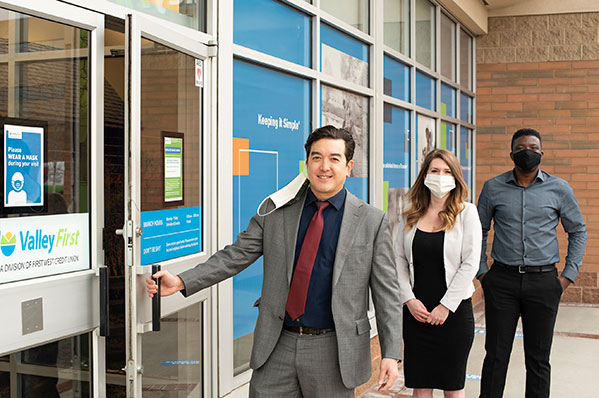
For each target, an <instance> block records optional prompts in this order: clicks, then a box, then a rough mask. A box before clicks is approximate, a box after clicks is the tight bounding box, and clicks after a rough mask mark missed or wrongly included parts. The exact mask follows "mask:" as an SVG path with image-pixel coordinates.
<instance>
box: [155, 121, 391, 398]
mask: <svg viewBox="0 0 599 398" xmlns="http://www.w3.org/2000/svg"><path fill="white" fill-rule="evenodd" d="M305 148H306V168H307V174H308V181H309V184H308V183H306V184H304V186H303V187H302V189H300V191H299V192H298V194H297V195H296V196H295V198H294V199H292V200H290V201H289V202H288V203H287V204H285V205H283V206H281V207H280V208H276V206H275V204H274V202H273V201H271V200H267V201H266V202H265V203H264V205H263V206H262V207H261V208H260V210H259V214H256V215H255V216H254V217H253V218H252V219H251V221H250V224H249V226H248V227H247V229H246V230H245V231H243V232H241V233H240V234H239V235H238V237H237V240H236V241H235V243H233V244H232V245H229V246H226V247H225V248H224V249H222V250H220V251H218V252H216V253H215V254H214V255H213V256H211V257H210V258H209V259H208V260H207V261H206V262H205V263H203V264H199V265H198V266H196V267H195V268H193V269H190V270H188V271H185V272H183V273H181V274H179V275H178V276H173V275H171V274H169V273H168V272H167V271H160V272H158V273H156V274H154V275H153V276H154V277H155V278H159V277H160V278H162V279H161V295H163V296H168V295H170V294H173V293H175V292H178V291H181V292H182V293H183V295H185V296H188V295H190V294H193V293H195V292H197V291H199V290H201V289H204V288H206V287H208V286H211V285H213V284H215V283H218V282H220V281H222V280H224V279H226V278H229V277H231V276H233V275H235V274H237V273H239V272H240V271H242V270H243V269H245V268H246V267H247V266H249V265H250V264H252V263H253V262H254V261H256V260H257V259H258V258H259V257H260V256H261V255H264V280H263V283H262V297H261V298H260V300H259V307H258V308H259V315H258V321H257V323H256V329H255V331H254V345H253V348H252V356H251V360H250V366H251V368H252V369H253V370H254V371H253V374H252V380H251V382H250V397H257V398H266V397H273V398H275V397H276V398H280V397H322V398H325V397H326V398H331V397H353V396H354V393H353V389H354V387H356V386H358V385H360V384H362V383H364V382H366V381H367V380H368V379H369V377H370V373H371V369H370V363H371V359H370V333H369V331H370V323H369V321H368V315H367V310H368V303H369V299H368V297H369V296H368V288H369V287H370V289H371V292H372V298H373V301H374V305H375V309H376V318H377V329H378V333H379V340H380V344H381V353H382V358H383V359H382V361H381V367H380V376H379V379H378V382H379V384H381V387H380V389H381V390H386V389H388V388H389V387H390V386H391V385H392V384H393V382H394V381H395V379H396V378H397V376H398V368H397V361H398V360H399V359H400V358H401V349H402V345H401V303H400V301H399V286H398V281H397V274H396V267H395V260H394V254H393V247H392V242H391V237H390V233H389V223H388V218H387V215H386V214H385V213H384V212H382V211H381V210H378V209H376V208H374V207H372V206H369V205H368V204H366V203H364V202H362V201H361V200H359V199H358V198H356V197H355V196H354V195H352V194H351V193H349V192H348V191H347V190H346V189H345V187H344V184H345V179H346V177H347V176H348V175H349V173H350V171H351V169H352V167H353V164H354V162H353V160H352V157H353V152H354V148H355V143H354V140H353V138H352V136H351V134H350V133H348V132H347V131H346V130H344V129H337V128H335V127H333V126H325V127H321V128H319V129H316V130H315V131H314V132H312V134H310V136H309V137H308V140H307V142H306V145H305ZM261 214H265V215H261ZM147 290H148V293H149V295H150V297H152V296H153V295H154V294H155V293H156V292H157V286H156V283H155V282H154V280H153V279H151V278H148V279H147Z"/></svg>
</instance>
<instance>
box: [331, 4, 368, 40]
mask: <svg viewBox="0 0 599 398" xmlns="http://www.w3.org/2000/svg"><path fill="white" fill-rule="evenodd" d="M368 3H369V1H368V0H344V1H338V0H320V8H321V9H322V10H323V11H325V12H328V13H329V14H331V15H332V16H334V17H336V18H339V19H340V20H342V21H343V22H347V23H348V24H350V25H351V26H353V27H354V28H357V29H360V30H361V31H362V32H366V33H368V29H369V27H368V17H369V13H368Z"/></svg>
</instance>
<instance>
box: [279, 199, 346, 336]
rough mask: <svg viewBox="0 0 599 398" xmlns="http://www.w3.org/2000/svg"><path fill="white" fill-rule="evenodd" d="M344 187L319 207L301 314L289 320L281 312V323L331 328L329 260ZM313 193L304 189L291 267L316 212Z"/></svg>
mask: <svg viewBox="0 0 599 398" xmlns="http://www.w3.org/2000/svg"><path fill="white" fill-rule="evenodd" d="M345 196H346V191H345V188H343V189H342V190H341V191H340V192H339V193H338V194H336V195H335V196H333V197H331V198H329V199H328V202H329V203H330V205H329V206H328V207H327V208H326V209H325V210H324V211H323V214H322V215H323V219H324V226H323V229H322V237H321V238H320V245H319V246H318V252H317V253H316V259H315V260H314V268H313V269H312V275H311V276H310V285H309V286H308V296H307V298H306V310H305V312H304V315H302V316H300V317H299V319H298V320H297V321H292V320H291V317H290V316H289V314H287V313H286V314H285V325H287V326H305V327H311V328H319V329H333V328H334V327H335V324H334V322H333V311H332V309H331V294H332V287H333V286H332V285H333V263H334V262H335V253H336V252H337V241H338V240H339V231H340V229H341V220H342V218H343V211H344V209H345ZM316 201H317V199H316V196H314V194H313V193H312V191H311V190H308V196H307V197H306V202H305V204H304V209H303V211H302V217H301V219H300V224H299V229H298V231H297V243H296V246H295V261H294V263H293V269H294V270H295V266H296V265H297V259H298V257H299V253H300V250H301V248H302V243H304V237H305V236H306V231H307V230H308V226H309V225H310V220H312V216H314V213H316V204H315V203H314V202H316Z"/></svg>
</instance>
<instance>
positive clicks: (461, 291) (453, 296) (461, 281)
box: [395, 202, 482, 312]
mask: <svg viewBox="0 0 599 398" xmlns="http://www.w3.org/2000/svg"><path fill="white" fill-rule="evenodd" d="M464 205H465V207H464V210H462V212H461V213H460V214H458V216H457V219H456V223H455V225H454V227H453V228H452V229H451V230H450V231H446V232H445V239H444V241H443V260H444V263H445V281H446V283H447V292H446V293H445V295H444V296H443V298H442V299H441V304H443V305H444V306H445V307H447V308H448V309H449V310H450V311H452V312H455V310H456V309H457V308H458V306H459V305H460V303H461V302H462V300H465V299H467V298H470V297H472V293H474V284H473V283H472V279H474V277H475V276H476V273H477V271H478V267H479V264H480V251H481V242H482V228H481V225H480V219H479V217H478V211H477V210H476V206H475V205H473V204H472V203H468V202H466V203H464ZM404 227H405V219H404V218H403V217H402V220H401V222H400V224H399V230H398V232H397V237H396V239H395V252H396V255H397V277H398V279H399V290H400V299H401V302H402V303H403V304H405V303H406V301H408V300H411V299H413V298H416V296H414V292H413V291H412V288H413V287H414V263H413V259H412V242H413V241H414V235H415V234H416V227H414V228H412V229H410V230H407V231H405V230H404ZM429 310H432V308H430V309H429Z"/></svg>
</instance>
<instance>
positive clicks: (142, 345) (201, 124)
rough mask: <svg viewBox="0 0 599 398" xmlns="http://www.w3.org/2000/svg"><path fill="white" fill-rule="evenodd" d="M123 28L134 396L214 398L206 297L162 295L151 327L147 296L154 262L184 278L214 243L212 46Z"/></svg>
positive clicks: (148, 28) (142, 26) (137, 23)
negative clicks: (211, 227) (209, 217)
mask: <svg viewBox="0 0 599 398" xmlns="http://www.w3.org/2000/svg"><path fill="white" fill-rule="evenodd" d="M125 30H126V46H125V47H126V50H125V53H126V63H125V64H126V65H127V66H126V68H127V71H126V80H125V87H126V92H127V95H126V97H127V101H126V112H125V115H126V116H125V119H126V129H125V130H126V133H125V146H126V147H125V153H126V154H129V156H128V160H126V162H125V163H126V164H125V168H126V171H125V176H126V183H125V186H126V187H127V191H126V195H125V224H126V225H125V226H124V228H123V234H124V237H125V253H126V254H125V258H126V270H125V283H126V289H125V290H126V295H127V297H126V305H125V311H126V339H127V341H126V343H127V344H126V352H127V358H126V361H127V362H126V372H127V396H129V397H140V396H142V394H143V396H144V397H204V396H211V395H210V394H211V392H210V383H209V382H208V381H209V380H210V379H209V377H208V376H207V375H208V372H209V369H210V365H209V362H208V361H209V358H210V355H211V351H210V345H209V344H208V342H209V341H210V336H209V332H210V328H209V327H207V323H208V320H209V319H210V305H209V297H210V296H209V294H208V292H207V291H206V292H200V293H199V294H196V295H194V296H193V297H190V298H189V299H184V298H183V296H182V295H180V294H177V295H173V296H171V297H166V298H162V300H161V306H160V308H159V309H157V310H155V311H154V324H153V322H152V316H153V315H152V301H151V300H150V299H149V298H148V296H147V294H146V293H145V278H146V277H147V276H148V275H150V274H151V273H152V267H153V266H156V265H159V266H160V267H161V268H162V269H166V270H169V271H170V272H171V273H173V274H177V273H179V272H181V271H183V270H185V269H187V268H189V267H192V266H194V265H195V264H197V263H199V262H201V261H202V260H203V259H205V258H206V256H207V255H206V253H207V252H209V248H210V245H211V244H212V242H211V238H210V237H211V235H212V234H210V233H208V232H209V231H208V228H207V226H208V223H207V222H206V220H207V217H206V214H207V209H209V208H210V200H209V196H210V195H208V191H209V187H210V184H209V180H210V177H209V176H210V173H209V164H210V163H209V162H208V159H210V158H211V156H210V154H209V153H208V151H207V150H206V149H207V148H210V137H209V135H208V134H204V131H207V130H209V128H207V126H209V121H208V118H209V114H210V112H209V111H207V109H208V108H207V106H208V104H209V103H210V99H209V96H208V95H207V93H209V92H210V90H209V89H208V86H209V79H208V76H209V74H210V68H211V62H210V58H208V54H209V48H208V47H207V46H206V45H204V44H201V43H199V42H197V41H194V40H191V39H189V38H187V37H184V36H182V35H180V34H178V33H175V32H172V31H170V30H169V29H168V28H165V27H163V26H158V25H157V24H156V22H155V21H150V20H149V19H148V18H145V17H143V16H140V15H130V16H128V17H127V21H126V29H125ZM155 308H158V307H155ZM158 321H160V322H158ZM158 328H159V330H157V329H158Z"/></svg>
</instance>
